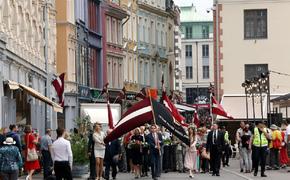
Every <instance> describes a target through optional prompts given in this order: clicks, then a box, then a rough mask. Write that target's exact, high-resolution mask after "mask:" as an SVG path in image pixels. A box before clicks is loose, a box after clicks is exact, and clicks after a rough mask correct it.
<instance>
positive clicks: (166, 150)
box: [161, 127, 173, 173]
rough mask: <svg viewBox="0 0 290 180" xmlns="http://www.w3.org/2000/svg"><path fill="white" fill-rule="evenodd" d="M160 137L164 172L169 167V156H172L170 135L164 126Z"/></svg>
mask: <svg viewBox="0 0 290 180" xmlns="http://www.w3.org/2000/svg"><path fill="white" fill-rule="evenodd" d="M161 134H162V139H163V142H164V143H163V144H164V145H163V156H162V164H163V166H162V168H163V170H164V172H165V173H167V172H168V171H169V170H170V169H171V166H172V164H171V158H172V156H173V155H172V149H171V135H170V133H169V132H168V130H167V129H165V127H162V133H161Z"/></svg>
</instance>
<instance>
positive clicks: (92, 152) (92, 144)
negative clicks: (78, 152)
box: [88, 132, 95, 157]
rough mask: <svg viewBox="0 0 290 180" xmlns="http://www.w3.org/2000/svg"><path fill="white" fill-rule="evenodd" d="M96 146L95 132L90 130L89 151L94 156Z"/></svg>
mask: <svg viewBox="0 0 290 180" xmlns="http://www.w3.org/2000/svg"><path fill="white" fill-rule="evenodd" d="M94 146H95V142H94V139H93V133H92V132H90V134H89V142H88V152H89V153H91V156H92V157H95V155H94Z"/></svg>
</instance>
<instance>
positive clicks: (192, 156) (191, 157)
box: [184, 126, 197, 178]
mask: <svg viewBox="0 0 290 180" xmlns="http://www.w3.org/2000/svg"><path fill="white" fill-rule="evenodd" d="M187 131H188V137H189V145H187V147H186V151H185V157H184V167H185V168H187V169H189V177H190V178H193V177H194V175H193V173H194V171H196V170H197V167H196V165H197V161H196V157H197V149H196V143H197V136H196V130H195V128H194V127H193V126H189V127H188V129H187Z"/></svg>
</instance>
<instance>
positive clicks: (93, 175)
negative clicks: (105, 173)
mask: <svg viewBox="0 0 290 180" xmlns="http://www.w3.org/2000/svg"><path fill="white" fill-rule="evenodd" d="M94 146H95V142H94V139H93V131H90V133H89V142H88V155H89V157H90V177H89V179H94V180H95V179H96V158H95V154H94Z"/></svg>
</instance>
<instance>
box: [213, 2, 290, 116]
mask: <svg viewBox="0 0 290 180" xmlns="http://www.w3.org/2000/svg"><path fill="white" fill-rule="evenodd" d="M289 5H290V2H289V1H278V2H275V3H274V2H273V1H267V0H263V1H251V0H242V1H234V0H219V1H217V4H216V5H215V15H216V18H214V19H215V25H217V26H216V27H217V28H216V32H215V34H216V38H215V47H217V53H215V54H216V57H215V58H216V59H217V61H216V62H215V63H216V72H217V73H216V82H217V85H218V87H219V88H218V94H219V96H220V97H223V96H228V95H239V94H240V95H243V97H245V89H244V88H243V87H242V86H241V84H242V83H243V82H244V81H245V80H246V79H248V80H252V78H253V77H255V76H260V74H261V73H263V72H267V71H270V88H269V89H270V93H271V96H273V95H274V94H285V93H288V92H289V90H290V87H289V86H288V85H287V83H286V82H287V81H288V77H287V76H283V75H279V73H288V72H289V69H288V64H289V54H288V52H289V51H288V47H289V46H290V42H289V41H285V39H289V36H290V35H289V33H288V32H289V29H290V26H289V25H288V24H287V23H285V22H287V20H288V19H287V17H289V16H290V11H289V7H290V6H289ZM281 12H283V16H281ZM277 17H279V21H277ZM232 22H235V25H234V26H233V24H232ZM233 32H234V33H233ZM275 72H278V73H275ZM244 99H245V98H244ZM223 101H224V102H225V101H226V98H223ZM263 101H266V100H265V99H263ZM243 102H244V103H243V104H242V105H238V104H237V105H236V107H234V106H232V108H235V109H237V108H241V107H237V106H242V109H240V112H243V114H242V115H240V114H237V115H236V116H240V117H241V118H244V117H245V114H246V110H245V108H246V107H245V101H243ZM259 102H260V100H259V99H254V104H258V105H259ZM225 103H226V102H225ZM249 103H251V101H250V102H249ZM265 109H266V106H265ZM257 111H260V110H257ZM264 112H265V111H264ZM233 115H235V114H233Z"/></svg>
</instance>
